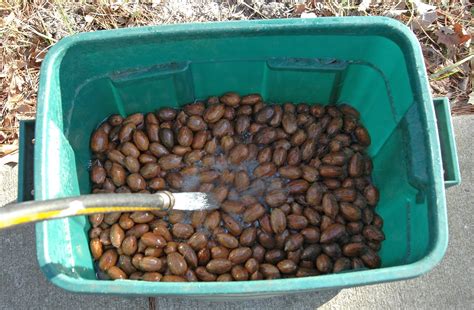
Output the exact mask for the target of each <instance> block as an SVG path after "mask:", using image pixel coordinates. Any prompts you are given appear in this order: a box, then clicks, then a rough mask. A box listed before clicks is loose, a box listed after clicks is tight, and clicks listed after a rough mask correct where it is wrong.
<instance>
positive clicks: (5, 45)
mask: <svg viewBox="0 0 474 310" xmlns="http://www.w3.org/2000/svg"><path fill="white" fill-rule="evenodd" d="M353 15H357V16H365V15H383V16H389V17H392V18H396V19H398V20H400V21H401V22H403V23H404V24H406V25H407V26H409V27H410V28H411V29H412V30H413V31H414V32H415V34H416V35H417V37H418V38H419V41H420V43H421V45H422V49H423V53H424V56H425V62H426V67H427V71H428V76H429V78H430V86H431V89H432V92H433V94H434V96H447V97H449V98H450V100H451V104H452V113H453V114H470V113H474V96H473V95H472V68H473V66H474V47H473V44H472V40H471V37H472V34H471V32H472V25H473V17H472V15H473V6H472V4H471V3H470V1H469V0H393V1H392V0H309V1H305V0H280V1H264V0H228V1H218V0H174V1H172V0H148V1H139V0H135V1H125V0H122V1H92V0H81V1H74V2H73V1H67V0H0V38H1V39H0V157H2V156H4V155H6V154H9V153H12V152H15V151H16V150H17V148H18V147H17V143H18V120H19V119H22V118H33V117H34V115H35V111H36V94H37V90H38V75H39V68H40V65H41V62H42V60H43V58H44V56H45V54H46V53H47V51H48V49H49V48H50V47H51V46H52V45H54V44H55V43H56V42H58V41H59V40H60V39H61V38H63V37H65V36H68V35H71V34H74V33H78V32H85V31H96V30H103V29H116V28H124V27H137V26H145V25H160V24H173V23H187V22H207V21H225V20H245V19H269V18H289V17H299V18H318V17H322V16H353Z"/></svg>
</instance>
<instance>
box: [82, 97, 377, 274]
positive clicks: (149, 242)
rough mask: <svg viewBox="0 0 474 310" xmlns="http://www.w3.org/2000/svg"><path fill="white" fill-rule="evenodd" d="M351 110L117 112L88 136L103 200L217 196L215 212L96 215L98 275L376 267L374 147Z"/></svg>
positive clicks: (211, 104)
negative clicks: (370, 150)
mask: <svg viewBox="0 0 474 310" xmlns="http://www.w3.org/2000/svg"><path fill="white" fill-rule="evenodd" d="M370 142H371V141H370V136H369V134H368V132H367V130H366V129H365V128H364V127H363V126H362V125H361V124H360V123H359V112H358V111H357V110H355V109H354V108H353V107H351V106H349V105H345V104H342V105H337V106H335V105H330V106H322V105H307V104H293V103H285V104H282V105H270V104H265V103H264V102H263V101H262V97H261V96H260V95H258V94H250V95H247V96H243V97H240V96H239V95H238V94H236V93H226V94H224V95H223V96H221V97H210V98H208V99H207V101H206V102H196V103H192V104H188V105H185V106H184V107H182V109H179V110H178V109H172V108H162V109H160V110H159V111H157V112H156V113H148V114H146V115H143V114H141V113H136V114H133V115H130V116H128V117H126V118H123V117H121V116H120V115H112V116H110V117H109V118H108V120H107V121H106V122H104V123H102V124H101V125H100V126H99V128H98V129H97V130H95V131H94V133H93V134H92V138H91V143H90V146H91V150H92V152H93V156H94V159H93V164H92V167H91V171H90V177H91V181H92V183H93V192H94V193H114V192H115V193H131V192H133V193H154V192H156V191H161V190H169V191H172V192H193V191H200V192H208V193H212V194H213V196H214V198H215V200H217V201H218V202H219V204H220V209H218V210H214V211H209V212H206V211H194V212H182V211H171V212H169V213H167V212H162V211H153V212H133V213H110V214H96V215H93V216H91V217H90V222H91V224H92V227H91V229H90V231H89V236H90V248H91V252H92V256H93V258H94V259H95V260H96V261H98V264H97V266H98V277H99V278H100V279H135V280H146V281H233V280H236V281H245V280H262V279H276V278H291V277H304V276H313V275H319V274H327V273H333V272H341V271H344V270H349V269H358V268H364V267H368V268H377V267H379V266H380V257H379V256H378V254H377V251H378V250H379V249H380V247H381V242H382V241H383V240H384V239H385V236H384V234H383V232H382V225H383V221H382V218H381V217H380V216H378V215H377V214H376V212H375V207H376V204H377V202H378V200H379V192H378V190H377V188H376V187H375V186H374V185H373V184H372V183H371V179H370V174H371V172H372V161H371V159H370V158H369V157H368V156H367V154H365V149H366V148H367V146H368V145H370Z"/></svg>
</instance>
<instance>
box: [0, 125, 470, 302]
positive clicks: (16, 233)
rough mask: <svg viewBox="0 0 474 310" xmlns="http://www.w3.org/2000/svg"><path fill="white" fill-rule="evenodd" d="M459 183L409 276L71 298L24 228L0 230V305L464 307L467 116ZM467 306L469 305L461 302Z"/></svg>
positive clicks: (12, 190) (5, 171)
mask: <svg viewBox="0 0 474 310" xmlns="http://www.w3.org/2000/svg"><path fill="white" fill-rule="evenodd" d="M454 128H455V134H456V141H457V145H458V154H459V161H460V165H461V174H462V184H461V185H460V186H457V187H454V188H451V189H449V190H448V191H447V200H448V201H447V203H448V215H449V234H450V237H449V238H450V239H449V240H450V241H449V248H448V252H447V254H446V256H445V258H444V260H443V261H442V262H441V264H440V265H439V266H438V267H436V268H435V269H434V270H433V271H432V272H430V273H428V274H427V275H425V276H422V277H419V278H417V279H414V280H409V281H402V282H395V283H387V284H379V285H372V286H366V287H358V288H352V289H344V290H341V291H324V292H316V293H305V294H298V295H292V296H288V297H273V298H266V299H256V300H247V301H231V302H207V301H199V300H195V299H191V300H181V299H176V298H155V299H151V300H149V299H148V298H120V297H109V296H94V295H77V294H71V293H68V292H65V291H63V290H61V289H59V288H56V287H54V286H53V285H51V284H50V283H49V282H48V281H47V280H46V279H45V278H44V276H43V275H42V273H41V271H40V270H39V268H38V264H37V262H36V253H35V237H34V227H33V226H32V225H29V226H24V227H20V228H18V229H13V230H8V231H5V232H0V264H1V265H2V266H3V272H2V274H1V276H0V309H51V308H56V309H98V308H101V309H155V308H156V309H201V308H202V309H205V308H208V309H209V308H217V307H218V308H219V309H260V310H261V309H273V310H275V309H315V308H318V307H319V308H320V309H342V308H344V309H348V308H350V309H387V308H390V309H399V308H408V309H468V308H472V305H473V304H474V289H473V287H474V265H473V264H472V262H471V259H472V257H473V256H474V247H472V245H471V242H472V240H473V238H474V229H473V223H474V212H473V210H472V207H473V206H474V189H473V188H474V175H473V174H474V147H473V141H474V140H473V136H474V116H462V117H455V118H454ZM16 173H17V169H16V167H13V168H12V167H10V166H3V167H0V206H2V205H4V204H6V203H8V202H11V201H12V200H14V199H15V197H16V179H17V176H16ZM469 305H471V306H469Z"/></svg>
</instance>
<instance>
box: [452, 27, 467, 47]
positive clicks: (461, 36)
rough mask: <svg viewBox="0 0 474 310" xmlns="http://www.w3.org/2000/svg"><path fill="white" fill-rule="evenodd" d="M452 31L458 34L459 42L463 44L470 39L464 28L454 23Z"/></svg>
mask: <svg viewBox="0 0 474 310" xmlns="http://www.w3.org/2000/svg"><path fill="white" fill-rule="evenodd" d="M453 29H454V32H455V33H456V34H457V35H458V38H459V44H463V43H466V42H468V41H469V40H470V39H471V35H470V34H469V33H467V31H465V30H464V28H463V27H462V26H461V25H460V24H458V23H456V24H454V26H453Z"/></svg>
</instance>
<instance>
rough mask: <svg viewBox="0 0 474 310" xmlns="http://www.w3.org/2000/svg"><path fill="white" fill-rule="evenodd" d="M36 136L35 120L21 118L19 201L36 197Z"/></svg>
mask: <svg viewBox="0 0 474 310" xmlns="http://www.w3.org/2000/svg"><path fill="white" fill-rule="evenodd" d="M34 138H35V120H34V119H30V120H20V138H19V144H20V153H19V160H18V198H17V201H18V202H23V201H30V200H33V199H34V194H33V190H34V171H33V170H34V155H35V154H34Z"/></svg>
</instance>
